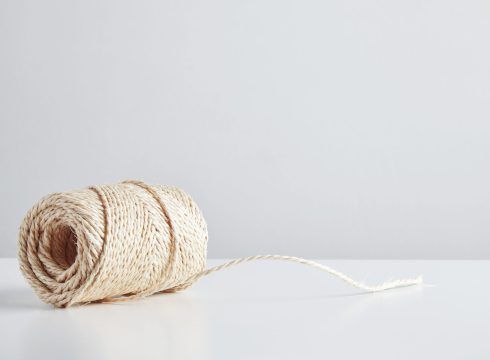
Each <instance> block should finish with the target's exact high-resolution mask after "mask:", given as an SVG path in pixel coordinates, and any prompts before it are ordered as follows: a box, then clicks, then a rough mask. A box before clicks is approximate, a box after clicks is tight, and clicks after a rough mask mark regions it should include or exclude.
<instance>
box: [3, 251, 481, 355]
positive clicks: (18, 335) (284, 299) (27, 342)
mask: <svg viewBox="0 0 490 360" xmlns="http://www.w3.org/2000/svg"><path fill="white" fill-rule="evenodd" d="M219 262H220V260H214V261H209V264H210V265H214V264H217V263H219ZM322 262H323V263H325V264H327V265H329V266H332V267H334V268H336V269H338V270H340V271H344V272H345V273H347V274H349V275H351V276H353V277H354V278H357V279H359V280H364V281H365V282H367V283H376V282H379V281H382V280H386V279H389V278H395V277H398V276H403V277H406V276H412V275H419V274H423V275H424V278H425V281H426V282H427V283H430V284H432V285H434V286H429V285H424V286H414V287H407V288H402V289H396V290H389V291H386V292H383V293H374V294H366V293H362V292H360V291H358V290H356V289H354V288H351V287H349V286H348V285H347V284H345V283H343V282H341V281H339V280H338V279H336V278H333V277H331V276H330V275H328V274H326V273H324V272H321V271H318V270H315V269H311V268H308V267H304V266H302V265H299V264H291V263H284V262H278V261H269V262H266V261H262V262H260V261H259V262H255V263H249V264H244V265H240V266H237V267H235V268H232V269H228V270H224V271H222V272H221V273H217V274H213V275H211V276H209V277H206V278H203V279H202V280H201V281H199V282H198V283H197V284H195V285H194V286H193V287H191V288H190V289H187V290H186V291H184V292H182V293H179V294H166V295H156V296H152V297H150V298H147V299H143V300H138V301H133V302H127V303H118V304H94V305H88V306H79V307H73V308H69V309H55V308H53V307H51V306H49V305H46V304H43V303H42V302H41V301H40V300H38V299H37V297H36V296H35V294H34V293H33V292H32V290H31V289H30V288H29V286H28V285H27V283H26V282H25V281H24V279H23V278H22V276H21V274H20V272H19V271H18V269H17V262H16V260H15V259H0V339H1V340H0V341H1V346H0V359H34V358H36V359H50V360H54V359H68V358H69V359H91V360H94V359H145V358H152V359H156V358H158V359H313V358H315V359H317V358H322V359H359V358H368V359H369V358H376V359H490V309H489V307H490V281H489V275H490V261H379V260H370V261H369V260H365V261H357V260H356V261H353V260H347V261H341V260H331V261H326V260H325V261H322Z"/></svg>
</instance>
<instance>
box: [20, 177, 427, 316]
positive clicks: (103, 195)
mask: <svg viewBox="0 0 490 360" xmlns="http://www.w3.org/2000/svg"><path fill="white" fill-rule="evenodd" d="M207 241H208V233H207V227H206V222H205V220H204V218H203V216H202V213H201V211H200V210H199V208H198V207H197V205H196V203H195V202H194V201H193V200H192V199H191V197H190V196H189V195H187V194H186V193H185V192H183V191H182V190H180V189H178V188H175V187H171V186H165V185H151V186H150V185H148V184H145V183H143V182H140V181H125V182H123V183H120V184H116V185H101V186H92V187H89V188H87V189H83V190H78V191H71V192H64V193H54V194H51V195H48V196H46V197H44V198H43V199H41V200H40V201H39V202H38V203H37V204H35V205H34V206H33V207H32V208H31V209H30V210H29V212H28V213H27V214H26V216H25V218H24V220H23V222H22V224H21V226H20V233H19V263H20V268H21V271H22V273H23V275H24V276H25V278H26V279H27V280H28V282H29V283H30V285H31V286H32V287H33V289H34V290H35V292H36V293H37V295H38V296H39V297H40V298H41V300H43V301H44V302H46V303H49V304H53V305H54V306H57V307H68V306H71V305H74V304H84V303H90V302H115V301H125V300H129V299H133V298H138V297H144V296H147V295H151V294H154V293H160V292H175V291H178V290H182V289H185V288H187V287H188V286H190V285H192V284H193V283H194V282H195V281H196V280H198V279H199V278H200V277H202V276H205V275H208V274H210V273H212V272H215V271H218V270H221V269H223V268H226V267H230V266H233V265H236V264H239V263H242V262H246V261H252V260H259V259H269V260H287V261H294V262H299V263H303V264H306V265H310V266H313V267H316V268H319V269H321V270H324V271H327V272H329V273H330V274H332V275H334V276H337V277H339V278H341V279H342V280H344V281H346V282H348V283H349V284H351V285H352V286H355V287H358V288H360V289H363V290H366V291H380V290H386V289H390V288H394V287H400V286H407V285H413V284H419V283H421V282H422V279H421V278H420V277H419V278H415V279H405V280H395V281H391V282H388V283H384V284H381V285H378V286H368V285H364V284H362V283H360V282H357V281H355V280H353V279H351V278H349V277H348V276H346V275H344V274H342V273H340V272H338V271H336V270H333V269H331V268H329V267H327V266H325V265H322V264H319V263H316V262H313V261H310V260H305V259H301V258H296V257H291V256H282V255H256V256H250V257H246V258H241V259H237V260H233V261H230V262H228V263H225V264H222V265H218V266H216V267H214V268H210V269H205V267H206V249H207Z"/></svg>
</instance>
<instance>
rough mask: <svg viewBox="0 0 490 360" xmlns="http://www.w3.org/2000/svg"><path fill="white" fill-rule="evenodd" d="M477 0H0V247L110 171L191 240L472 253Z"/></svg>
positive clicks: (488, 146)
mask: <svg viewBox="0 0 490 360" xmlns="http://www.w3.org/2000/svg"><path fill="white" fill-rule="evenodd" d="M489 19H490V3H488V2H487V1H462V0H461V1H446V0H425V1H399V0H398V1H397V0H395V1H388V0H387V1H381V0H375V1H373V0H369V1H366V0H330V1H321V0H318V1H312V0H306V1H305V0H301V1H300V0H281V1H279V0H277V1H273V0H260V1H239V0H208V1H186V0H184V1H181V0H174V1H161V0H155V1H116V0H110V1H100V0H97V1H65V0H60V1H49V0H46V1H35V0H28V1H21V0H12V1H10V0H0V51H1V53H0V121H1V122H0V171H1V175H0V256H14V255H15V254H16V246H17V243H16V242H17V228H18V224H19V223H20V221H21V219H22V217H23V214H24V213H25V211H27V209H28V208H29V207H30V206H31V205H32V204H33V203H34V202H35V201H37V200H38V199H39V198H40V197H41V196H43V195H45V194H47V193H49V192H54V191H63V190H71V189H74V188H80V187H84V186H87V185H90V184H94V183H111V182H117V181H120V180H124V179H128V178H137V179H142V180H145V181H147V182H150V183H170V184H174V185H178V186H180V187H182V188H184V189H185V190H187V191H188V192H189V193H190V194H191V195H192V196H193V197H194V198H195V199H196V201H197V202H198V203H199V204H200V206H201V208H202V210H203V211H204V214H205V217H206V218H207V220H208V223H209V228H210V246H209V248H210V249H209V250H210V251H209V254H210V256H212V257H235V256H243V255H251V254H256V253H284V254H292V255H299V256H307V257H313V258H322V257H324V258H334V257H340V258H364V257H368V258H371V257H376V258H490V221H489V219H490V190H489V187H490V167H489V165H490V163H489V155H490V102H489V100H490V45H489V44H490V42H489V38H490V21H489Z"/></svg>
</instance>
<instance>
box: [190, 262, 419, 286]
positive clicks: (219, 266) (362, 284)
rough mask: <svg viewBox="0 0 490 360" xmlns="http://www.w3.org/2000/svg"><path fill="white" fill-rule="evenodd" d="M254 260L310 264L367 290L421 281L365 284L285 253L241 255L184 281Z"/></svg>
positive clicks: (191, 281)
mask: <svg viewBox="0 0 490 360" xmlns="http://www.w3.org/2000/svg"><path fill="white" fill-rule="evenodd" d="M255 260H281V261H290V262H295V263H299V264H303V265H307V266H311V267H313V268H316V269H319V270H322V271H326V272H327V273H329V274H331V275H333V276H335V277H337V278H339V279H340V280H342V281H344V282H346V283H347V284H349V285H351V286H353V287H355V288H358V289H361V290H365V291H368V292H378V291H383V290H389V289H394V288H399V287H405V286H411V285H418V284H422V283H423V278H422V276H418V277H416V278H409V279H397V280H393V281H387V282H384V283H382V284H380V285H374V286H372V285H366V284H364V283H362V282H360V281H356V280H354V279H352V278H351V277H349V276H347V275H345V274H343V273H341V272H340V271H337V270H335V269H332V268H331V267H329V266H326V265H323V264H320V263H318V262H316V261H312V260H307V259H303V258H299V257H296V256H287V255H253V256H248V257H243V258H239V259H235V260H231V261H229V262H226V263H223V264H220V265H217V266H214V267H212V268H209V269H206V270H204V271H201V272H200V273H198V274H195V275H194V276H191V277H190V278H189V279H187V280H186V281H185V283H186V284H187V283H189V284H192V283H194V282H196V281H197V280H199V279H200V278H202V277H204V276H208V275H210V274H212V273H215V272H218V271H220V270H223V269H226V268H230V267H233V266H235V265H238V264H243V263H246V262H250V261H255Z"/></svg>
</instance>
